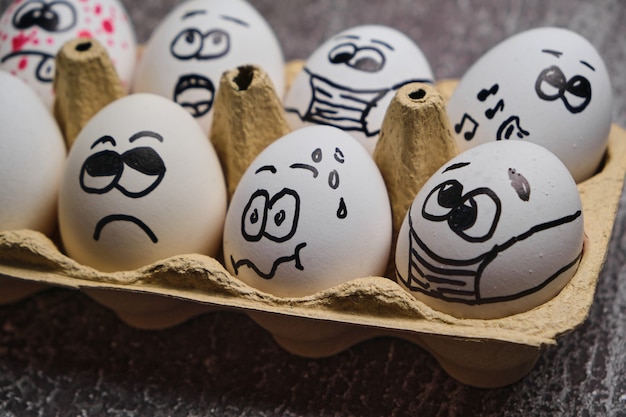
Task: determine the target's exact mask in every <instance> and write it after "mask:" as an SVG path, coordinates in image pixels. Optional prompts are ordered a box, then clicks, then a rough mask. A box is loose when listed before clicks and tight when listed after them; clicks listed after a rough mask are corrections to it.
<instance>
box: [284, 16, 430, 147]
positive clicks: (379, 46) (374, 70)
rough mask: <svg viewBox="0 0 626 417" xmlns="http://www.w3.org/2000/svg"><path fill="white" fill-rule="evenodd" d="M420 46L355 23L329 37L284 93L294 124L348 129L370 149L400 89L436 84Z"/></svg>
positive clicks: (383, 29)
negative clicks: (410, 83)
mask: <svg viewBox="0 0 626 417" xmlns="http://www.w3.org/2000/svg"><path fill="white" fill-rule="evenodd" d="M433 78H434V77H433V73H432V70H431V68H430V65H429V63H428V61H427V59H426V57H425V56H424V54H423V53H422V51H421V49H420V48H419V47H418V46H417V44H415V43H414V42H413V40H411V39H410V38H409V37H407V36H406V35H405V34H403V33H402V32H400V31H398V30H396V29H394V28H391V27H388V26H382V25H363V26H356V27H353V28H350V29H347V30H345V31H342V32H341V33H338V34H336V35H335V36H333V37H331V38H330V39H328V40H327V41H326V42H324V43H323V44H322V45H320V46H319V47H318V48H317V49H316V50H315V51H314V52H313V53H312V54H311V56H310V57H309V58H308V59H307V61H306V63H305V66H304V68H303V69H302V71H300V73H299V74H298V75H297V76H296V78H295V80H294V82H293V84H292V86H291V87H290V89H289V91H288V92H287V94H286V96H285V109H286V110H287V117H288V121H289V123H290V125H291V126H292V128H294V129H295V128H300V127H302V126H306V125H313V124H321V125H330V126H335V127H338V128H340V129H343V130H345V131H347V132H349V133H350V134H351V135H353V136H354V137H355V138H357V139H358V140H359V141H360V142H361V144H362V145H363V146H364V147H365V148H366V149H367V150H368V151H369V152H370V153H373V152H374V147H375V146H376V142H377V140H378V134H379V132H380V127H381V125H382V121H383V118H384V116H385V111H386V110H387V106H388V105H389V102H390V101H391V99H392V98H393V95H394V94H395V91H396V90H397V89H398V88H400V87H401V86H402V85H404V84H407V83H409V82H415V81H420V82H432V81H433Z"/></svg>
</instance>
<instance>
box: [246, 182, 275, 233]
mask: <svg viewBox="0 0 626 417" xmlns="http://www.w3.org/2000/svg"><path fill="white" fill-rule="evenodd" d="M268 200H269V198H268V193H267V191H265V190H257V191H256V192H255V193H254V194H252V196H251V197H250V200H249V201H248V204H246V207H245V208H244V210H243V216H242V217H241V233H242V235H243V237H244V239H246V240H247V241H250V242H256V241H259V240H261V238H262V237H263V232H264V230H265V224H266V222H267V203H268Z"/></svg>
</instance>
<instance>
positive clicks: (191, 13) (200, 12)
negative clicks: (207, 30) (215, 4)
mask: <svg viewBox="0 0 626 417" xmlns="http://www.w3.org/2000/svg"><path fill="white" fill-rule="evenodd" d="M206 13H207V12H206V10H192V11H189V12H187V13H185V14H184V15H183V17H182V19H183V20H184V19H187V18H190V17H191V16H195V15H197V14H206Z"/></svg>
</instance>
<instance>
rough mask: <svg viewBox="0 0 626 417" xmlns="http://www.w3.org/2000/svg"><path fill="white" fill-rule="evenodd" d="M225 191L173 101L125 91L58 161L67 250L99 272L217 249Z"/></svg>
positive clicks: (192, 125) (203, 144)
mask: <svg viewBox="0 0 626 417" xmlns="http://www.w3.org/2000/svg"><path fill="white" fill-rule="evenodd" d="M225 215H226V186H225V182H224V177H223V174H222V170H221V167H220V163H219V160H218V159H217V156H216V153H215V151H214V149H213V147H212V145H211V143H210V142H209V140H208V139H207V137H206V136H205V134H204V132H202V129H201V128H200V126H198V124H197V123H196V122H195V121H194V120H193V118H192V117H191V116H190V115H189V114H188V113H187V112H186V111H185V110H184V109H183V108H182V107H180V106H179V105H177V104H176V103H174V102H172V101H170V100H167V99H165V98H162V97H160V96H157V95H153V94H134V95H130V96H127V97H125V98H122V99H119V100H117V101H114V102H113V103H111V104H109V105H108V106H107V107H105V108H104V109H102V110H101V111H100V112H98V113H97V114H96V115H95V116H94V117H93V118H92V119H91V120H90V121H89V123H88V124H87V125H86V126H85V127H84V128H83V130H82V131H81V132H80V134H79V135H78V137H77V138H76V141H75V142H74V144H73V145H72V148H71V150H70V154H69V156H68V161H67V166H66V169H65V175H64V178H63V182H62V184H61V193H60V197H59V224H60V230H61V237H62V240H63V244H64V246H65V249H66V250H67V253H68V254H69V255H70V256H71V257H72V258H74V259H76V260H77V261H79V262H81V263H83V264H85V265H89V266H92V267H95V268H97V269H100V270H103V271H116V270H130V269H135V268H138V267H140V266H143V265H146V264H149V263H151V262H154V261H157V260H160V259H164V258H166V257H169V256H173V255H177V254H184V253H202V254H207V255H212V256H214V255H215V254H217V253H218V252H219V249H220V246H221V239H222V230H223V224H224V217H225Z"/></svg>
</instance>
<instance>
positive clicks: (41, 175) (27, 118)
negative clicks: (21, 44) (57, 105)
mask: <svg viewBox="0 0 626 417" xmlns="http://www.w3.org/2000/svg"><path fill="white" fill-rule="evenodd" d="M0 91H2V93H1V94H0V207H1V208H0V230H17V229H33V230H37V231H40V232H42V233H45V234H48V235H51V234H52V232H53V231H54V230H55V226H56V209H57V195H58V191H59V183H60V182H61V175H62V173H63V167H64V164H65V142H64V140H63V136H62V135H61V131H60V129H59V126H58V125H57V123H56V121H55V120H54V118H53V117H52V114H50V112H49V111H48V109H47V108H46V107H45V105H44V104H43V103H42V102H41V100H40V99H39V97H38V96H37V94H36V93H35V91H34V90H33V89H32V88H31V87H30V86H29V85H28V84H26V83H25V82H23V81H22V80H20V79H19V78H17V77H16V76H13V75H11V74H9V73H7V72H4V71H0Z"/></svg>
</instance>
